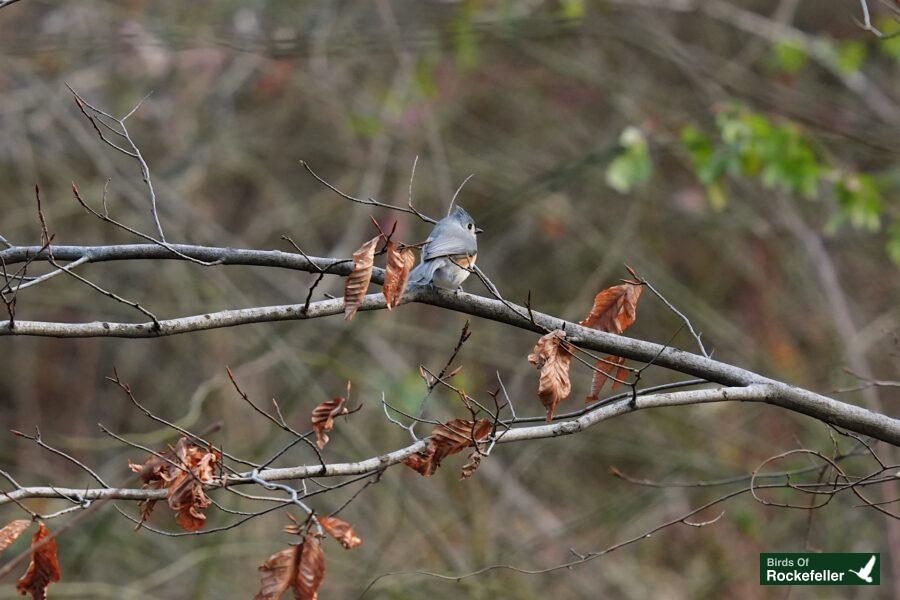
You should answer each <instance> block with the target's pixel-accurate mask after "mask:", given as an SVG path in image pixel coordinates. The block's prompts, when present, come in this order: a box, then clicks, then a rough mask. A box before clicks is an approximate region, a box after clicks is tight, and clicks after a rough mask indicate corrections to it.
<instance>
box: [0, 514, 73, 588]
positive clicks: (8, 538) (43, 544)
mask: <svg viewBox="0 0 900 600" xmlns="http://www.w3.org/2000/svg"><path fill="white" fill-rule="evenodd" d="M31 523H32V522H31V521H28V520H25V519H17V520H15V521H12V522H11V523H9V524H8V525H6V526H5V527H4V528H3V529H0V552H3V551H4V550H6V549H7V548H9V547H10V545H12V543H13V542H14V541H16V538H18V537H19V536H20V535H22V534H23V533H24V532H25V530H26V529H28V527H29V526H30V525H31ZM31 547H32V551H31V562H30V563H29V564H28V570H26V571H25V574H24V575H22V577H21V578H19V581H18V582H17V583H16V590H17V591H18V592H19V593H20V594H22V595H25V594H30V595H31V598H32V600H44V598H46V597H47V587H48V586H49V585H50V584H51V583H53V582H55V581H59V579H60V571H59V561H58V560H57V558H56V538H54V537H53V535H52V534H51V533H50V530H49V529H47V526H46V525H44V524H43V523H42V522H40V521H38V530H37V533H35V534H34V537H32V538H31Z"/></svg>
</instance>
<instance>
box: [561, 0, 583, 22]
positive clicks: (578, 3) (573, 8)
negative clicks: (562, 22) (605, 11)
mask: <svg viewBox="0 0 900 600" xmlns="http://www.w3.org/2000/svg"><path fill="white" fill-rule="evenodd" d="M559 15H560V16H561V17H562V18H563V19H580V18H582V17H583V16H584V0H562V2H560V7H559Z"/></svg>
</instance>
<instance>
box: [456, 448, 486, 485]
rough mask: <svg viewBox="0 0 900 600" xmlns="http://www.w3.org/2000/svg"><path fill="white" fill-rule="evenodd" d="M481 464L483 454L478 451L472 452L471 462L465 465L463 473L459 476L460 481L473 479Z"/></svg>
mask: <svg viewBox="0 0 900 600" xmlns="http://www.w3.org/2000/svg"><path fill="white" fill-rule="evenodd" d="M480 464H481V453H480V452H478V451H477V450H472V453H471V454H470V455H469V461H468V462H467V463H466V464H464V465H463V468H462V472H461V473H460V474H459V478H460V480H463V479H468V478H469V477H471V476H472V474H473V473H474V472H475V469H477V468H478V466H479V465H480Z"/></svg>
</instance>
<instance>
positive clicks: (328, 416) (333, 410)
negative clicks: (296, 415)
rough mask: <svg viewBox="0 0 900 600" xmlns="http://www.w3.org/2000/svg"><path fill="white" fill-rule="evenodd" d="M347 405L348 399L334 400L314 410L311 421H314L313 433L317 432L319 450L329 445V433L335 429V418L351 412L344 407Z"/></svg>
mask: <svg viewBox="0 0 900 600" xmlns="http://www.w3.org/2000/svg"><path fill="white" fill-rule="evenodd" d="M346 403H347V399H346V398H332V399H331V400H327V401H325V402H323V403H321V404H319V405H318V406H317V407H315V408H314V409H313V411H312V415H311V417H310V421H312V428H313V431H315V432H316V445H317V446H318V447H319V450H321V449H322V448H324V447H325V444H327V443H328V439H329V438H328V434H327V432H329V431H331V430H332V429H334V418H335V417H338V416H340V415H345V414H347V413H348V412H349V411H348V410H347V408H346V407H345V406H344V404H346Z"/></svg>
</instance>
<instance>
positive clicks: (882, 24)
mask: <svg viewBox="0 0 900 600" xmlns="http://www.w3.org/2000/svg"><path fill="white" fill-rule="evenodd" d="M875 27H877V28H878V30H879V31H880V32H881V33H882V34H884V36H885V39H881V40H877V42H876V44H877V46H878V49H879V50H880V51H881V53H882V54H885V55H886V56H890V57H891V58H893V59H894V60H896V61H897V62H900V22H898V21H897V20H896V19H893V18H891V17H887V16H884V17H881V18H879V19H877V20H876V21H875ZM889 36H893V37H889Z"/></svg>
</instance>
